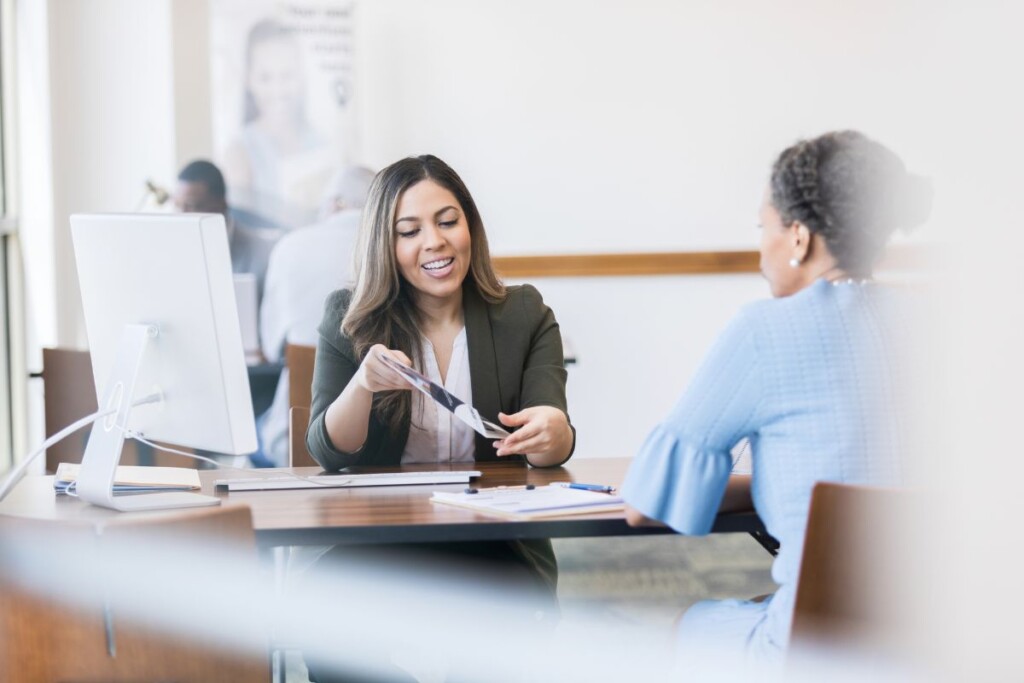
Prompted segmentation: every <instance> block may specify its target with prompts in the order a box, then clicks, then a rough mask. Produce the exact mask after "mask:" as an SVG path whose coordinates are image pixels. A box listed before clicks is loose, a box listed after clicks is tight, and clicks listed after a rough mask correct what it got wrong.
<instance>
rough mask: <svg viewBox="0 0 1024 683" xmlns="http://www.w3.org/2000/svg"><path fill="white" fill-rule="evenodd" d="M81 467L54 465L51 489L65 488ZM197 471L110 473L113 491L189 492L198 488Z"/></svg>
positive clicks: (126, 469) (123, 469) (130, 468)
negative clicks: (54, 474)
mask: <svg viewBox="0 0 1024 683" xmlns="http://www.w3.org/2000/svg"><path fill="white" fill-rule="evenodd" d="M80 468H81V465H78V464H73V463H69V462H62V463H60V464H59V465H58V466H57V475H56V476H55V477H54V478H53V487H54V488H55V489H57V490H58V491H63V490H64V489H67V487H68V486H70V485H71V484H72V483H74V481H75V480H76V479H77V478H78V471H79V469H80ZM201 487H202V486H201V483H200V481H199V472H198V471H197V470H193V469H189V468H187V467H141V466H136V465H119V466H118V468H117V471H116V472H115V473H114V491H190V490H194V489H199V488H201Z"/></svg>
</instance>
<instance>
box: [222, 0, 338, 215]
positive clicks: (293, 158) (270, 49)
mask: <svg viewBox="0 0 1024 683" xmlns="http://www.w3.org/2000/svg"><path fill="white" fill-rule="evenodd" d="M353 5H354V3H353V2H352V0H294V1H291V2H278V1H274V0H269V1H268V0H255V1H254V0H213V1H212V2H211V3H210V12H211V16H210V40H211V46H210V47H211V50H210V52H211V59H212V61H213V64H212V79H211V86H212V89H213V93H212V103H213V138H214V140H213V142H214V147H215V150H216V151H215V155H216V158H217V162H218V164H219V165H220V167H221V169H222V170H223V171H224V177H225V179H226V180H227V184H228V201H229V203H230V204H231V206H232V207H233V208H235V209H240V210H243V211H244V212H245V213H246V214H247V222H249V223H253V224H254V225H251V226H250V227H281V228H288V229H291V228H296V227H301V226H303V225H307V224H309V223H311V222H313V221H314V220H315V217H316V213H317V209H318V208H319V206H320V205H321V203H322V202H323V194H324V190H325V186H326V184H327V183H328V181H329V180H330V178H331V176H332V175H333V174H334V172H335V171H336V170H337V169H339V168H341V167H343V166H344V165H345V164H347V163H348V162H349V161H350V160H351V149H352V141H353V140H354V139H355V131H354V130H353V117H352V90H353V87H352V77H353V69H352V26H353Z"/></svg>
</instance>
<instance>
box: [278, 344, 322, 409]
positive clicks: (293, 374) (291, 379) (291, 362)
mask: <svg viewBox="0 0 1024 683" xmlns="http://www.w3.org/2000/svg"><path fill="white" fill-rule="evenodd" d="M284 358H285V365H286V366H287V367H288V405H289V406H290V407H295V406H299V407H302V408H307V409H308V408H309V406H310V404H312V403H313V364H314V362H315V361H316V347H315V346H304V345H301V344H288V345H287V346H285V349H284Z"/></svg>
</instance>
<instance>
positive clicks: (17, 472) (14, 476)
mask: <svg viewBox="0 0 1024 683" xmlns="http://www.w3.org/2000/svg"><path fill="white" fill-rule="evenodd" d="M162 399H163V396H162V395H161V394H160V393H153V394H149V395H148V396H143V397H142V398H140V399H139V400H138V401H135V403H133V404H132V407H136V406H143V405H146V404H147V403H158V402H159V401H161V400H162ZM117 410H118V409H117V408H110V409H109V410H98V411H96V412H95V413H93V414H92V415H87V416H85V417H83V418H82V419H81V420H79V421H77V422H75V423H74V424H70V425H68V426H67V427H65V428H64V429H62V430H60V431H59V432H57V433H56V434H54V435H53V436H51V437H50V438H49V439H47V440H46V441H44V442H43V445H41V446H40V447H39V448H37V449H36V450H35V451H33V452H32V453H31V454H30V455H29V456H28V457H27V458H25V459H24V460H22V461H21V462H20V463H18V465H17V467H15V468H14V469H13V470H11V471H10V473H9V474H8V475H7V476H6V477H5V478H4V480H3V484H0V500H3V499H4V498H6V497H7V494H8V493H10V492H11V489H13V488H14V486H15V485H16V484H17V483H18V482H19V481H21V477H22V476H23V475H24V474H25V470H27V469H28V467H29V465H31V464H32V463H33V462H35V459H36V458H38V457H39V456H40V455H42V454H43V453H45V452H46V449H47V448H49V447H50V446H52V445H54V444H55V443H57V442H58V441H61V440H62V439H65V438H67V437H68V436H70V435H72V434H74V433H75V432H77V431H78V430H79V429H81V428H82V427H86V426H88V425H90V424H92V423H93V422H96V421H97V420H100V419H102V418H104V417H106V416H108V415H113V414H114V413H116V412H117ZM65 493H70V491H65ZM70 495H75V494H70Z"/></svg>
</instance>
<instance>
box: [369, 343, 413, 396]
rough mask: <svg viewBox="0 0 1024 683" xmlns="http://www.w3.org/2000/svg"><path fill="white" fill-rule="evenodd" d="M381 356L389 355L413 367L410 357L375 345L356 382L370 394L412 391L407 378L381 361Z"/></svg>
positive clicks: (381, 345)
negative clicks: (403, 390) (395, 390)
mask: <svg viewBox="0 0 1024 683" xmlns="http://www.w3.org/2000/svg"><path fill="white" fill-rule="evenodd" d="M381 354H387V355H388V356H390V357H391V358H392V359H393V360H396V361H398V362H399V363H402V364H403V365H408V366H409V367H412V362H411V361H410V360H409V357H408V356H406V355H405V354H404V353H402V352H401V351H398V350H396V349H389V348H388V347H386V346H384V345H383V344H374V345H373V346H371V347H370V350H369V352H367V354H366V357H365V358H363V362H362V363H361V364H360V365H359V370H358V371H357V372H356V377H355V380H356V382H358V383H359V386H361V387H362V388H364V389H366V390H367V391H369V392H370V393H377V392H378V391H391V390H394V389H412V385H411V384H409V383H408V382H407V381H406V380H405V378H403V377H402V376H401V375H400V374H398V371H397V370H394V369H392V368H389V367H388V366H387V365H385V364H384V361H382V360H381Z"/></svg>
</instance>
